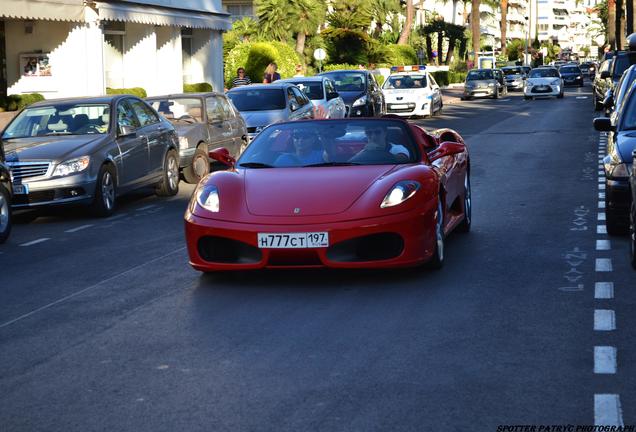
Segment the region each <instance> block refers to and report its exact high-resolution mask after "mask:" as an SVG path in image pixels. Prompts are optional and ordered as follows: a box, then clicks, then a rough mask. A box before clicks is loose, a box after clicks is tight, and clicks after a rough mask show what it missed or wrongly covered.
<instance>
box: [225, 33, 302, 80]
mask: <svg viewBox="0 0 636 432" xmlns="http://www.w3.org/2000/svg"><path fill="white" fill-rule="evenodd" d="M272 62H274V63H276V64H277V65H278V73H279V74H280V76H281V78H289V77H292V76H293V75H294V74H295V73H296V65H297V64H301V63H302V61H301V59H300V57H299V56H298V53H297V52H296V51H295V50H294V48H293V47H291V46H290V45H287V44H285V43H283V42H254V43H252V42H242V43H239V44H238V45H237V46H235V47H234V48H233V49H232V50H231V51H230V52H229V54H228V55H227V58H226V60H225V77H224V78H225V85H226V86H227V87H228V88H229V87H230V86H231V85H232V80H233V79H234V78H235V77H236V70H237V69H238V68H239V67H244V68H245V74H246V75H247V76H248V77H250V79H251V80H252V82H253V83H260V82H262V81H263V75H264V73H265V68H266V67H267V65H268V64H270V63H272Z"/></svg>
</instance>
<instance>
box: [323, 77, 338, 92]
mask: <svg viewBox="0 0 636 432" xmlns="http://www.w3.org/2000/svg"><path fill="white" fill-rule="evenodd" d="M325 89H326V90H327V93H335V92H336V87H335V86H334V85H333V82H332V81H331V80H329V79H328V80H325Z"/></svg>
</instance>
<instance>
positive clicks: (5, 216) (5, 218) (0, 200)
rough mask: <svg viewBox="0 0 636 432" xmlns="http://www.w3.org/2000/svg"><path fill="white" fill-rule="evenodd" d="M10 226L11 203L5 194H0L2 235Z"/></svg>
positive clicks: (0, 231)
mask: <svg viewBox="0 0 636 432" xmlns="http://www.w3.org/2000/svg"><path fill="white" fill-rule="evenodd" d="M7 226H9V203H8V202H7V200H6V198H5V197H4V195H3V194H0V233H3V232H5V231H6V230H7Z"/></svg>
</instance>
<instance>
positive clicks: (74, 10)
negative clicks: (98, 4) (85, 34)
mask: <svg viewBox="0 0 636 432" xmlns="http://www.w3.org/2000/svg"><path fill="white" fill-rule="evenodd" d="M84 8H85V6H84V0H0V17H3V18H15V19H24V20H53V21H75V22H83V21H84Z"/></svg>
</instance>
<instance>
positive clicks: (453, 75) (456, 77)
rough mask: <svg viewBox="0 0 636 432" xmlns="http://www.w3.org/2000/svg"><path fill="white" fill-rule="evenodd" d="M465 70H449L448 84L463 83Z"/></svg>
mask: <svg viewBox="0 0 636 432" xmlns="http://www.w3.org/2000/svg"><path fill="white" fill-rule="evenodd" d="M466 74H467V72H463V71H449V72H448V82H449V84H456V83H463V82H464V81H466Z"/></svg>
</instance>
